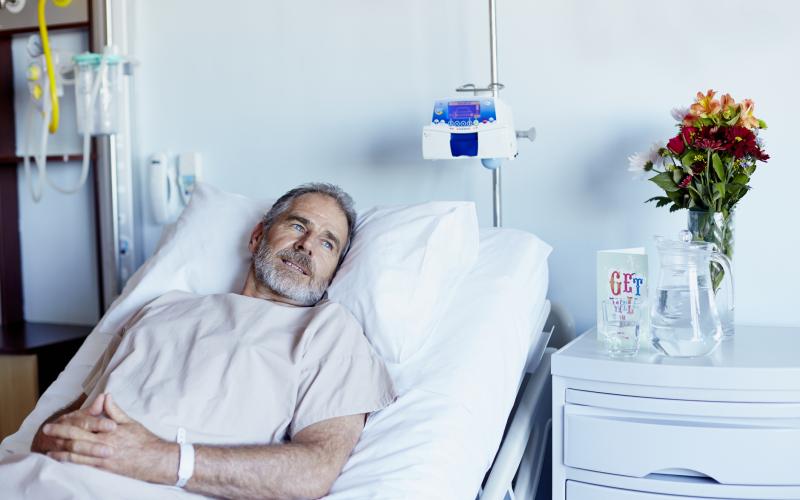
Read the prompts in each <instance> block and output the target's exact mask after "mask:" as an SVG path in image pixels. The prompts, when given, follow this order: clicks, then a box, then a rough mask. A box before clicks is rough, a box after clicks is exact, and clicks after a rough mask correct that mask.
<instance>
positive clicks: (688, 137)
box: [681, 127, 697, 146]
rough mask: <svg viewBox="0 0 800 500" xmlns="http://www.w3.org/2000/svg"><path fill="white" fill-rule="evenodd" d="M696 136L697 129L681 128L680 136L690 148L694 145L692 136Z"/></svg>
mask: <svg viewBox="0 0 800 500" xmlns="http://www.w3.org/2000/svg"><path fill="white" fill-rule="evenodd" d="M695 135H697V127H683V128H681V136H682V137H683V141H684V142H685V143H686V144H688V145H689V146H691V145H692V144H694V136H695Z"/></svg>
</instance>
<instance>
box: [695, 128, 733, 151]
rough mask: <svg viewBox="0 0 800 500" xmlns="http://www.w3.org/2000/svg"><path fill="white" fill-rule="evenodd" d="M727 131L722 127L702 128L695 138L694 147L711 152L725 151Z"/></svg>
mask: <svg viewBox="0 0 800 500" xmlns="http://www.w3.org/2000/svg"><path fill="white" fill-rule="evenodd" d="M725 130H726V129H723V128H720V127H702V128H701V129H700V132H699V133H698V134H697V136H696V138H695V141H694V146H695V147H696V148H700V149H710V150H711V151H718V150H720V149H725V147H724V145H725V142H726V141H725Z"/></svg>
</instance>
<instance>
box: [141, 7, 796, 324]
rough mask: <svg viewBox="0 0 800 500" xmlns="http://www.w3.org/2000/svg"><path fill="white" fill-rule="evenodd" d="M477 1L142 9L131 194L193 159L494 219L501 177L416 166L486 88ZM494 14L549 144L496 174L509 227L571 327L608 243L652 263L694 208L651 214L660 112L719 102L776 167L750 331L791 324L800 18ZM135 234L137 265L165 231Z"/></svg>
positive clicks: (252, 177) (751, 227)
mask: <svg viewBox="0 0 800 500" xmlns="http://www.w3.org/2000/svg"><path fill="white" fill-rule="evenodd" d="M486 4H487V2H486V1H485V0H461V1H457V0H447V1H439V2H431V1H424V0H405V1H403V2H375V1H371V2H370V1H355V0H340V1H337V2H326V1H323V0H313V1H291V2H290V1H288V0H283V1H270V2H260V1H255V0H251V1H239V2H227V3H221V2H217V1H211V0H171V1H169V2H161V1H154V0H143V1H138V2H132V4H131V6H132V8H133V10H132V14H133V15H132V23H133V25H132V27H131V36H132V47H133V53H134V56H135V57H136V58H137V59H138V60H139V61H140V63H141V64H140V66H139V67H138V69H137V74H136V81H135V88H134V93H135V102H134V112H135V123H134V131H135V137H134V140H135V143H136V148H135V154H134V160H135V165H136V166H137V168H138V169H139V170H138V171H137V176H138V178H137V180H138V182H139V184H140V185H143V184H144V182H145V181H146V178H145V176H144V175H143V172H142V171H141V167H142V165H143V162H144V159H145V158H146V157H147V156H148V155H149V154H151V153H153V152H156V151H161V150H169V151H172V152H179V151H199V152H201V153H203V155H204V160H205V169H206V174H207V175H206V179H207V180H208V181H209V182H211V183H212V184H215V185H217V186H219V187H221V188H224V189H228V190H231V191H237V192H241V193H244V194H247V195H251V196H258V197H268V196H275V195H277V194H280V193H282V192H283V191H285V190H286V189H288V188H290V187H293V186H295V185H296V184H298V183H301V182H304V181H309V180H323V181H331V182H336V183H339V184H341V185H342V186H343V187H344V188H346V189H347V190H349V191H350V192H351V193H352V194H353V195H354V197H355V198H356V201H357V203H358V206H359V207H360V208H361V209H366V208H368V207H370V206H372V205H374V204H378V203H405V202H416V201H422V200H429V199H470V200H475V201H476V202H477V203H478V209H479V213H480V216H481V222H482V224H484V225H490V224H491V174H490V173H489V172H488V171H486V170H484V169H483V168H482V167H480V166H479V165H478V164H477V162H474V161H466V160H465V161H455V162H450V163H442V162H438V163H433V162H426V161H423V160H422V159H421V152H420V134H421V127H422V126H423V125H424V123H425V122H426V120H427V119H428V118H429V116H430V111H431V105H432V103H433V100H434V99H435V98H437V97H442V96H449V95H452V93H453V92H452V89H454V88H455V87H456V86H458V85H460V84H462V83H466V82H474V83H477V84H485V83H487V82H488V47H487V46H488V27H487V24H488V22H487V10H488V9H487V5H486ZM220 5H225V6H226V7H225V8H226V9H228V10H224V11H222V10H220V7H219V6H220ZM498 16H499V17H498V25H499V26H498V27H499V51H500V56H499V64H500V80H501V81H502V82H503V83H505V84H506V86H507V90H506V91H504V92H503V94H502V96H503V98H504V99H505V100H506V101H507V102H508V103H510V104H511V105H512V106H513V108H514V112H515V118H516V120H517V125H518V128H527V127H528V126H530V125H535V126H536V127H537V129H538V133H539V135H538V139H537V141H536V143H534V144H529V143H522V144H521V147H520V150H521V151H520V156H519V158H518V159H517V160H516V161H514V162H513V163H509V164H508V166H507V167H505V168H504V172H503V176H504V196H505V205H504V209H505V223H506V226H508V227H516V228H521V229H526V230H529V231H532V232H534V233H536V234H538V235H540V236H541V237H542V238H543V239H545V240H547V241H548V242H550V243H551V244H552V245H553V246H554V248H555V251H554V253H553V255H552V257H551V268H552V273H551V277H552V285H551V291H550V296H551V298H553V299H555V300H559V301H561V302H563V303H564V304H565V305H566V306H567V307H568V308H569V309H570V310H571V311H572V313H573V314H574V315H575V316H576V319H577V323H578V327H579V328H584V327H588V326H590V325H591V324H592V323H593V322H594V309H593V307H594V289H595V287H594V283H593V279H594V265H595V252H596V251H597V250H598V249H606V248H619V247H627V246H635V245H643V244H646V245H648V246H649V247H650V248H651V251H652V245H650V241H651V236H652V235H653V234H656V233H662V234H669V233H675V232H676V231H677V230H679V229H680V228H681V227H682V226H684V224H685V217H686V216H685V213H677V214H668V213H667V211H666V210H664V209H656V208H655V207H653V206H649V205H644V204H643V203H642V202H643V201H644V200H645V199H647V198H649V197H651V196H654V195H656V194H659V191H658V189H657V188H656V187H655V186H654V185H652V184H650V183H647V182H637V181H633V180H631V179H630V178H629V175H628V173H627V172H626V168H627V161H626V157H627V156H628V155H629V154H631V153H632V152H634V151H640V150H643V149H645V148H647V147H648V146H649V145H650V144H651V143H652V142H653V141H656V140H661V141H666V139H667V138H669V136H670V135H672V134H673V133H674V130H675V129H674V125H673V121H672V119H671V118H670V116H669V111H670V109H671V108H672V107H675V106H687V105H689V104H690V102H691V100H692V98H693V96H694V93H695V92H696V91H697V90H705V89H707V88H715V89H718V90H722V91H725V92H730V93H731V94H732V95H733V96H734V97H736V98H738V99H742V98H745V97H749V98H752V99H754V100H755V102H756V112H757V116H759V117H761V118H763V119H765V120H766V121H767V122H768V123H769V125H770V129H769V130H767V131H766V133H764V135H763V138H764V139H765V141H766V144H767V151H768V152H769V154H771V155H772V159H771V160H770V162H769V163H768V164H767V165H766V166H764V167H763V168H761V169H760V171H759V172H757V173H756V175H755V176H754V178H753V186H754V190H753V192H751V193H750V194H748V196H747V197H746V198H745V199H744V200H743V202H742V203H741V206H740V210H739V214H738V220H737V231H738V233H737V255H736V262H735V265H736V277H737V287H736V289H737V293H738V296H737V314H738V319H739V320H740V321H743V322H747V323H770V324H794V325H800V307H792V306H796V305H797V304H798V300H797V298H796V297H797V296H796V294H795V292H794V289H795V286H794V283H797V282H798V281H800V271H798V268H797V266H794V265H792V264H791V263H789V262H788V260H786V259H782V258H781V256H782V255H784V254H789V255H793V254H794V253H795V250H794V249H796V248H798V246H800V235H799V234H798V232H797V230H796V229H795V228H796V226H797V223H796V222H794V220H793V215H794V214H795V213H796V212H797V208H796V207H795V206H794V205H793V204H791V200H793V196H792V195H793V192H794V189H795V186H797V185H798V184H799V183H800V170H798V169H797V168H796V166H795V165H794V163H795V161H794V158H795V149H796V148H794V145H795V143H796V141H795V140H794V137H793V132H794V131H795V129H796V127H795V126H794V120H795V119H796V118H795V117H797V116H800V113H799V112H800V109H798V107H800V104H798V103H799V102H800V101H798V100H797V99H796V98H794V92H795V89H797V88H800V69H798V66H797V64H796V49H797V47H800V32H799V31H798V30H797V29H796V27H795V24H796V23H795V20H796V19H797V18H798V17H800V4H798V3H796V2H792V1H790V0H784V1H779V0H767V1H762V2H753V1H752V0H751V1H743V0H731V1H724V2H723V1H708V0H699V1H698V0H676V1H673V2H657V1H642V0H603V1H591V0H551V1H547V2H545V1H523V0H499V1H498ZM140 201H142V202H144V201H146V195H144V194H142V197H140ZM138 208H139V210H140V211H141V213H140V214H141V216H143V217H144V219H145V220H149V213H148V212H147V207H146V205H144V203H140V205H139V207H138ZM143 229H144V238H143V240H144V245H143V247H144V253H145V254H147V253H149V252H151V251H152V249H153V247H154V246H155V243H156V241H157V239H158V234H159V231H160V228H158V227H157V226H154V225H152V224H150V223H146V224H145V227H144V228H143ZM653 260H655V259H654V258H653Z"/></svg>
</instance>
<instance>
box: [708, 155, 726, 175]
mask: <svg viewBox="0 0 800 500" xmlns="http://www.w3.org/2000/svg"><path fill="white" fill-rule="evenodd" d="M711 164H712V165H714V172H716V173H717V177H718V178H719V180H721V181H724V180H725V178H726V175H725V167H724V166H723V165H722V159H721V158H720V157H719V154H717V153H714V154H713V155H711Z"/></svg>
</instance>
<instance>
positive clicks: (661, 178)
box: [650, 172, 680, 193]
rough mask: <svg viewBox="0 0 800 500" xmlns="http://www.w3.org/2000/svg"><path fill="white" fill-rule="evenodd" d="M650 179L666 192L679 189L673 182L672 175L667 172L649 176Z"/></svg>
mask: <svg viewBox="0 0 800 500" xmlns="http://www.w3.org/2000/svg"><path fill="white" fill-rule="evenodd" d="M650 180H651V181H653V182H654V183H655V184H656V185H657V186H658V187H660V188H661V189H663V190H664V191H666V192H667V193H671V192H673V191H677V190H678V189H680V188H679V187H678V185H677V184H675V181H673V180H672V176H671V175H670V174H669V173H667V172H661V173H660V174H658V175H656V176H653V177H651V178H650Z"/></svg>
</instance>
